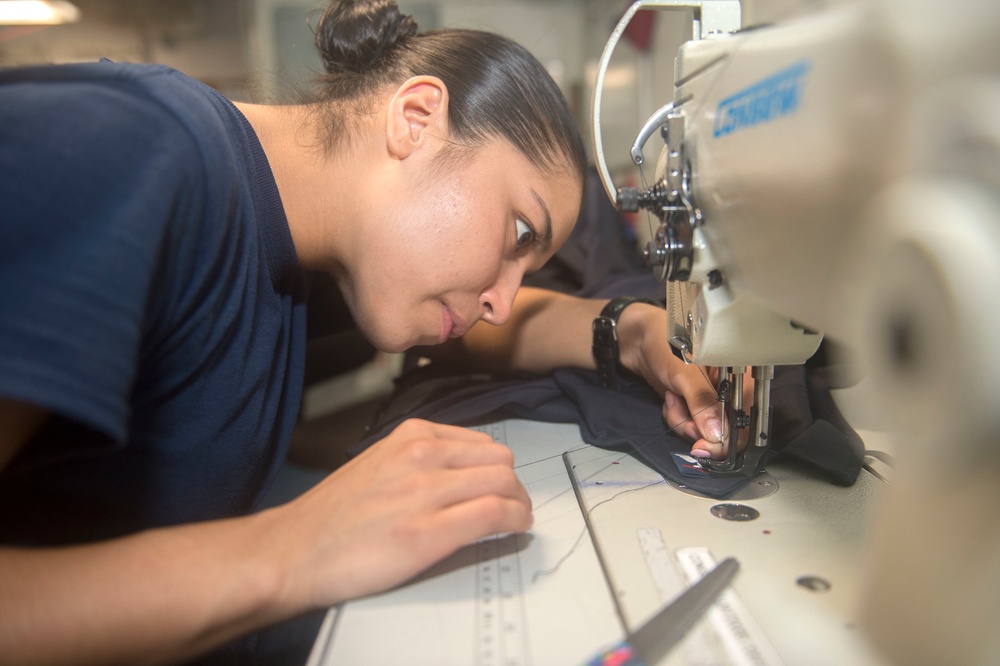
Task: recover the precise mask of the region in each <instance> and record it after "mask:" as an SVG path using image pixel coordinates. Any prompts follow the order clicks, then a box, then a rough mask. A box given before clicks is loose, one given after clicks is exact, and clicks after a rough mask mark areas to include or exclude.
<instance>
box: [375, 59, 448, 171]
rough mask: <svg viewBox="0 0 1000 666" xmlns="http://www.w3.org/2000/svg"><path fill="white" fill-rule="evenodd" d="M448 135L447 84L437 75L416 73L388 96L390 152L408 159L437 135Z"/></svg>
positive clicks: (440, 136) (387, 133)
mask: <svg viewBox="0 0 1000 666" xmlns="http://www.w3.org/2000/svg"><path fill="white" fill-rule="evenodd" d="M446 136H448V88H447V87H445V85H444V81H442V80H441V79H439V78H437V77H434V76H415V77H413V78H412V79H409V80H408V81H406V82H405V83H404V84H403V85H401V86H400V87H399V89H398V90H397V91H396V94H395V95H393V96H392V99H391V100H389V106H388V109H387V114H386V143H387V146H388V149H389V154H390V155H392V156H393V157H395V158H397V159H405V158H407V157H409V156H410V155H411V154H412V153H413V152H415V151H417V150H419V149H421V148H426V147H427V146H428V144H429V143H433V142H434V140H435V139H442V138H444V137H446Z"/></svg>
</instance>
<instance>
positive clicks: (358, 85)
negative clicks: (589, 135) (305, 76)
mask: <svg viewBox="0 0 1000 666" xmlns="http://www.w3.org/2000/svg"><path fill="white" fill-rule="evenodd" d="M316 46H317V48H319V51H320V55H321V57H322V59H323V66H324V68H325V69H326V74H325V75H323V76H321V77H320V78H319V81H318V83H319V90H318V91H317V92H318V96H319V101H325V102H342V103H354V104H362V105H363V104H364V103H365V102H370V101H372V99H373V96H374V93H375V92H377V91H379V90H381V89H383V88H384V87H386V86H388V85H390V84H396V85H398V84H400V83H402V82H403V81H405V80H406V79H408V78H410V77H413V76H419V75H428V76H436V77H438V78H439V79H441V80H442V81H443V82H444V84H445V86H447V88H448V97H449V107H448V124H449V133H450V140H451V141H453V142H456V143H458V144H461V145H464V146H474V145H476V144H479V143H481V142H482V141H483V140H485V139H488V138H503V139H506V140H508V141H510V142H511V144H513V145H514V146H515V147H516V148H517V149H518V150H519V151H520V152H521V153H523V154H524V156H525V157H527V158H528V159H529V160H530V161H531V162H532V163H533V164H535V165H536V166H538V167H539V168H543V169H554V168H558V167H561V166H562V160H567V161H569V163H570V167H571V168H572V169H575V170H576V171H577V172H578V173H579V176H580V178H581V180H582V179H583V178H584V177H585V174H586V170H587V155H586V151H585V149H584V147H583V139H582V138H581V136H580V129H579V127H578V126H577V123H576V120H575V119H574V118H573V114H572V113H571V112H570V109H569V105H568V104H567V103H566V99H565V97H563V94H562V92H561V91H560V90H559V87H558V86H557V85H556V83H555V81H553V80H552V77H551V76H549V73H548V72H547V71H545V68H544V67H542V65H541V63H539V62H538V60H537V59H536V58H535V57H534V56H532V55H531V54H530V53H529V52H528V51H527V50H526V49H525V48H523V47H522V46H520V45H519V44H517V43H515V42H513V41H511V40H509V39H507V38H505V37H502V36H500V35H496V34H493V33H489V32H482V31H478V30H457V29H444V30H431V31H428V32H424V33H418V32H417V24H416V22H415V21H414V20H413V18H412V17H410V16H404V15H403V14H401V13H400V11H399V7H397V5H396V3H395V2H393V1H392V0H339V1H338V0H334V2H332V3H331V4H330V6H329V7H327V9H326V11H325V12H324V13H323V16H322V18H321V19H320V20H319V23H318V25H317V27H316ZM331 106H332V105H331ZM336 106H337V107H338V108H336V109H334V110H333V111H332V112H331V113H332V115H331V116H330V122H329V128H328V132H329V133H330V141H331V142H336V140H337V134H339V133H340V132H341V131H342V130H343V128H344V125H345V123H346V121H347V116H348V113H347V108H345V106H344V105H343V104H338V105H336ZM351 108H354V107H351Z"/></svg>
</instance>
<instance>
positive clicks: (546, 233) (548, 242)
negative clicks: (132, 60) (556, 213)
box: [531, 189, 552, 254]
mask: <svg viewBox="0 0 1000 666" xmlns="http://www.w3.org/2000/svg"><path fill="white" fill-rule="evenodd" d="M531 196H533V197H535V201H536V202H537V203H538V205H539V206H540V207H541V209H542V213H544V214H545V219H544V220H543V222H544V224H543V225H542V229H541V230H537V229H536V233H538V239H539V240H540V241H541V244H540V245H539V247H540V249H541V251H542V253H543V254H544V253H547V252H548V251H549V248H551V247H552V214H551V213H549V207H548V206H546V205H545V200H544V199H542V197H541V196H539V194H538V192H535V190H534V189H532V190H531Z"/></svg>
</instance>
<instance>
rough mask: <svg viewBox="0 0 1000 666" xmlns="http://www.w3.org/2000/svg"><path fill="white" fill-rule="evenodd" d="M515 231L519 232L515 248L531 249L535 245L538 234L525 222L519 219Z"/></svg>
mask: <svg viewBox="0 0 1000 666" xmlns="http://www.w3.org/2000/svg"><path fill="white" fill-rule="evenodd" d="M514 226H515V229H516V230H517V243H516V245H515V247H516V248H517V249H518V250H520V249H522V248H525V247H529V246H530V245H533V244H534V243H535V239H536V238H537V234H536V233H535V230H534V228H533V227H532V226H531V225H530V224H528V223H527V222H525V221H524V220H521V219H517V220H515V221H514Z"/></svg>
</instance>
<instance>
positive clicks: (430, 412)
mask: <svg viewBox="0 0 1000 666" xmlns="http://www.w3.org/2000/svg"><path fill="white" fill-rule="evenodd" d="M621 380H622V381H621V383H620V384H621V385H620V386H619V388H618V389H617V390H614V391H611V390H609V389H605V388H602V387H601V386H600V384H599V382H598V379H597V373H595V372H592V371H588V370H580V369H576V368H563V369H560V370H556V371H555V372H554V373H552V374H551V375H549V376H545V377H524V378H516V379H506V380H497V379H495V378H492V377H490V376H487V375H481V376H451V377H447V376H446V377H441V376H436V373H435V370H434V368H433V365H431V366H427V367H426V368H418V369H414V370H411V371H410V372H408V373H407V374H406V375H404V376H403V377H402V378H401V379H400V380H399V381H398V382H397V387H396V391H395V392H394V393H393V396H392V398H391V399H390V400H389V401H387V403H386V404H385V405H384V406H383V408H382V410H381V411H380V413H379V414H378V416H377V418H376V421H375V423H374V424H373V426H372V428H371V429H370V432H369V433H368V435H366V437H365V438H364V439H363V440H362V441H361V442H360V443H359V444H358V445H356V446H355V447H352V448H351V449H350V450H349V451H348V453H349V454H350V455H357V454H358V453H360V452H361V451H363V450H364V449H365V448H367V447H368V446H370V445H372V444H374V443H375V442H376V441H378V440H379V439H382V438H383V437H385V436H386V435H388V434H389V433H390V432H391V431H392V430H393V428H395V427H396V426H397V425H399V424H400V423H401V422H402V421H403V420H405V419H407V418H414V417H416V418H424V419H427V420H429V421H435V422H438V423H451V424H455V425H465V426H469V425H477V424H482V423H489V422H492V421H498V420H502V419H510V418H520V419H529V420H535V421H548V422H553V423H578V424H579V425H580V436H581V438H582V439H583V441H585V442H587V443H588V444H592V445H594V446H598V447H601V448H605V449H611V450H618V451H626V452H629V453H632V454H633V455H635V456H637V457H638V458H639V459H640V460H642V461H643V462H645V463H646V464H647V465H649V466H650V467H651V468H652V469H654V470H656V471H657V472H659V473H660V474H662V475H663V477H664V478H666V479H669V480H671V481H675V482H677V483H683V484H685V485H686V486H688V487H689V488H692V489H693V490H697V491H699V492H701V493H704V494H706V495H710V496H712V497H725V496H726V495H729V494H730V493H732V492H733V491H735V490H737V489H739V488H740V487H742V486H744V485H746V483H748V482H749V479H748V478H716V477H708V476H704V477H694V478H692V477H689V476H686V475H684V474H683V473H682V472H681V471H680V470H679V469H678V468H677V465H676V463H675V461H674V458H673V454H674V453H687V452H689V451H690V450H691V443H690V442H689V441H687V440H685V439H683V438H682V437H679V436H677V435H675V434H674V433H673V432H671V431H670V430H669V429H668V428H667V427H666V425H665V424H664V422H663V414H662V408H663V401H662V399H661V398H660V397H659V396H658V395H657V394H656V393H655V392H653V390H652V389H650V388H649V386H648V385H647V384H646V383H645V381H643V380H642V379H641V378H639V377H636V376H635V375H632V374H630V373H623V374H622V376H621ZM829 389H830V385H829V384H828V383H827V381H826V380H825V379H824V378H823V373H822V372H821V371H815V372H808V371H807V369H806V368H805V367H804V366H782V367H779V368H777V369H776V370H775V379H774V382H773V384H772V400H773V403H772V404H773V405H774V408H775V419H774V423H773V431H772V434H773V440H774V442H775V445H774V446H775V449H774V450H773V452H772V453H771V457H772V458H773V457H776V456H780V457H781V458H782V459H783V460H786V461H796V462H799V463H803V464H804V465H805V466H807V467H808V469H809V471H810V472H811V473H812V474H813V475H815V476H817V477H819V478H822V479H825V480H828V481H830V482H831V483H835V484H838V485H843V486H850V485H852V484H853V483H854V482H855V480H857V477H858V474H859V473H860V471H861V463H862V460H863V457H864V444H863V443H862V442H861V439H860V438H859V437H858V435H857V433H855V432H854V430H853V429H852V428H851V427H850V425H849V424H848V423H847V422H846V421H845V420H844V418H843V416H842V415H841V414H840V411H839V410H838V409H837V406H836V404H835V403H834V402H833V399H832V397H831V396H830V392H829ZM769 459H770V458H769Z"/></svg>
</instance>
